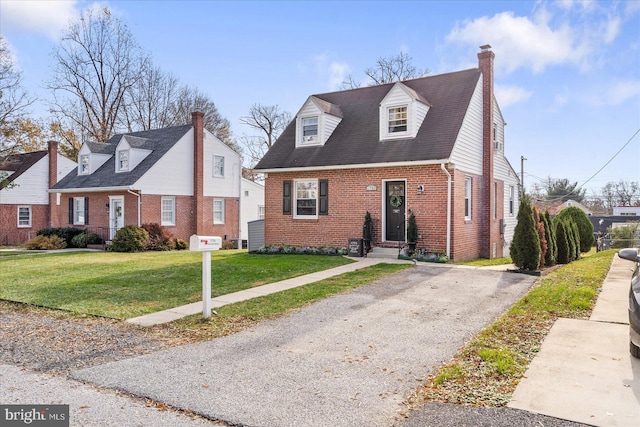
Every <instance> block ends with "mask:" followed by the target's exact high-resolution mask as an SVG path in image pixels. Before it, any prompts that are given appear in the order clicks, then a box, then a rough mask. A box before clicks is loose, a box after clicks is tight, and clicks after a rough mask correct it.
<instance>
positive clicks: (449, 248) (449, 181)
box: [440, 163, 452, 259]
mask: <svg viewBox="0 0 640 427" xmlns="http://www.w3.org/2000/svg"><path fill="white" fill-rule="evenodd" d="M440 168H441V169H442V171H443V172H444V173H446V174H447V258H449V259H451V181H452V179H451V174H450V173H449V171H448V170H447V167H446V163H440Z"/></svg>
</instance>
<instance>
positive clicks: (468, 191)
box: [464, 178, 472, 220]
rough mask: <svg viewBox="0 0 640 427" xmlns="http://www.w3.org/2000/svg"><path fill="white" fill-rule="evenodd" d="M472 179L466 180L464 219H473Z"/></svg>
mask: <svg viewBox="0 0 640 427" xmlns="http://www.w3.org/2000/svg"><path fill="white" fill-rule="evenodd" d="M471 190H472V189H471V178H465V180H464V219H465V220H470V219H471Z"/></svg>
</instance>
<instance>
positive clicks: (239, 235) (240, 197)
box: [237, 160, 243, 249]
mask: <svg viewBox="0 0 640 427" xmlns="http://www.w3.org/2000/svg"><path fill="white" fill-rule="evenodd" d="M239 161H240V160H239ZM238 167H239V168H240V173H239V174H238V175H237V176H239V177H240V179H239V180H238V249H242V237H243V236H242V163H238Z"/></svg>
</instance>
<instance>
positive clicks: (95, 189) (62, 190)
mask: <svg viewBox="0 0 640 427" xmlns="http://www.w3.org/2000/svg"><path fill="white" fill-rule="evenodd" d="M47 191H48V192H49V193H104V192H107V191H135V189H134V188H133V186H132V185H123V186H119V187H83V188H50V189H48V190H47Z"/></svg>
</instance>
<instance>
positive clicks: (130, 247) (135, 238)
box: [111, 225, 149, 252]
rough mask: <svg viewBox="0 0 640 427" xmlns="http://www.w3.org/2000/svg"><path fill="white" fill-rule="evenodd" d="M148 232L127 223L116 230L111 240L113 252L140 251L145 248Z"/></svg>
mask: <svg viewBox="0 0 640 427" xmlns="http://www.w3.org/2000/svg"><path fill="white" fill-rule="evenodd" d="M148 241H149V233H147V230H145V229H144V228H141V227H136V226H135V225H127V226H126V227H123V228H121V229H120V230H118V231H117V232H116V235H115V236H114V238H113V240H112V241H111V250H112V251H114V252H142V251H144V250H145V249H146V248H147V244H148Z"/></svg>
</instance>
